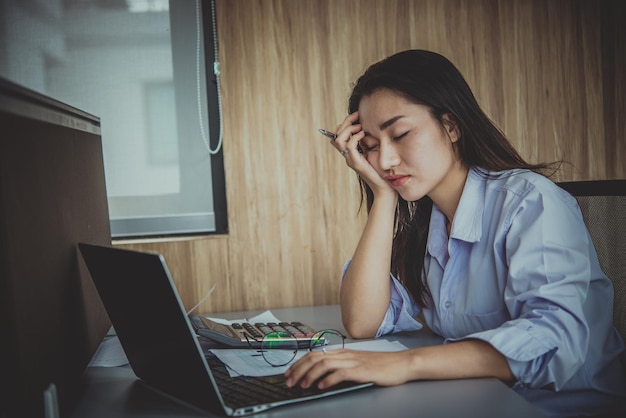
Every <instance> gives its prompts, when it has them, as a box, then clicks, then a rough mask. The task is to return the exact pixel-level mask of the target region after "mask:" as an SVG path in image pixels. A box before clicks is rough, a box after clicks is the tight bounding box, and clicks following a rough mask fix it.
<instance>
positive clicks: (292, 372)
mask: <svg viewBox="0 0 626 418" xmlns="http://www.w3.org/2000/svg"><path fill="white" fill-rule="evenodd" d="M325 356H326V354H324V353H321V352H319V353H317V352H316V353H313V352H312V353H308V354H307V355H306V356H304V357H302V358H301V359H300V360H298V361H297V362H296V363H295V364H293V365H292V366H291V367H290V368H289V370H288V372H287V373H286V376H287V377H288V379H287V386H290V387H291V386H294V385H296V384H298V383H300V386H301V387H302V388H304V389H306V388H308V387H310V386H311V385H312V384H313V382H315V381H316V380H318V379H319V378H320V377H322V376H323V375H324V374H326V369H325V365H324V364H323V363H324V359H325V358H324V357H325Z"/></svg>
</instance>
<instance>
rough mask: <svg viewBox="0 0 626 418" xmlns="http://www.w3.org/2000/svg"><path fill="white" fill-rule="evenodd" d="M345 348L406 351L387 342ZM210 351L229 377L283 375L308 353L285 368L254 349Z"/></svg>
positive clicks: (302, 353)
mask: <svg viewBox="0 0 626 418" xmlns="http://www.w3.org/2000/svg"><path fill="white" fill-rule="evenodd" d="M345 348H348V349H351V350H361V351H378V352H392V351H402V350H406V349H407V347H406V346H405V345H404V344H402V343H401V342H399V341H388V340H368V341H357V342H351V343H347V344H346V345H345ZM210 351H211V352H212V353H213V354H215V355H216V356H217V357H218V358H219V359H220V360H221V361H222V362H223V363H224V364H226V368H227V369H228V372H229V374H230V376H251V377H261V376H272V375H275V374H282V373H285V372H286V371H287V369H289V366H290V365H291V364H293V363H294V362H295V361H296V360H298V359H299V358H301V357H302V356H304V355H305V354H306V353H308V350H306V349H300V350H298V352H297V353H296V357H295V358H294V359H293V361H292V362H291V363H289V364H287V365H286V366H281V367H275V366H272V365H270V364H269V363H268V362H266V361H265V359H264V358H263V356H262V355H261V353H260V352H259V351H258V350H254V349H250V350H248V349H233V348H224V349H222V348H219V349H212V350H210ZM288 355H289V356H291V355H292V353H289V354H288Z"/></svg>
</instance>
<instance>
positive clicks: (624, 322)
mask: <svg viewBox="0 0 626 418" xmlns="http://www.w3.org/2000/svg"><path fill="white" fill-rule="evenodd" d="M558 185H559V186H561V187H562V188H563V189H565V190H567V191H568V192H569V193H570V194H572V195H573V196H574V197H575V198H576V200H578V205H579V206H580V209H581V211H582V214H583V218H584V219H585V223H586V224H587V228H588V229H589V233H590V234H591V239H592V240H593V244H594V245H595V247H596V252H597V253H598V258H599V260H600V266H601V267H602V270H603V271H604V273H605V274H606V275H607V276H608V277H609V278H610V279H611V281H612V282H613V287H614V289H615V298H614V301H613V322H614V324H615V327H616V328H617V330H618V331H619V333H620V334H621V336H622V339H623V340H624V341H625V342H626V180H592V181H572V182H562V183H558Z"/></svg>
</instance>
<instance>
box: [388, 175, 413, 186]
mask: <svg viewBox="0 0 626 418" xmlns="http://www.w3.org/2000/svg"><path fill="white" fill-rule="evenodd" d="M385 180H387V181H388V182H389V184H391V185H392V186H393V187H399V186H402V185H403V184H404V183H406V182H407V181H408V180H409V176H404V175H399V174H393V175H390V176H385Z"/></svg>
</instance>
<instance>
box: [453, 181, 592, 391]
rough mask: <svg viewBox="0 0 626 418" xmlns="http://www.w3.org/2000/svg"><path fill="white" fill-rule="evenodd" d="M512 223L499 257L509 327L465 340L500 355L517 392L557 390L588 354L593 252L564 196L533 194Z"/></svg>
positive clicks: (511, 217) (511, 216) (517, 209)
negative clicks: (587, 315) (477, 342)
mask: <svg viewBox="0 0 626 418" xmlns="http://www.w3.org/2000/svg"><path fill="white" fill-rule="evenodd" d="M568 199H571V200H568ZM507 217H508V218H509V219H508V220H506V222H505V225H508V228H509V229H508V232H507V233H506V234H505V235H504V238H503V239H504V242H503V246H502V248H503V249H504V253H503V254H502V255H501V256H502V257H503V258H505V260H506V263H507V265H508V267H509V268H508V277H507V278H506V288H505V289H504V297H505V304H506V306H507V309H508V311H509V313H510V315H511V318H512V319H511V320H509V321H507V322H505V323H504V324H503V325H502V326H500V327H499V328H496V329H491V330H486V331H483V332H478V333H475V334H472V335H469V336H467V337H465V338H477V339H481V340H484V341H486V342H489V343H490V344H491V345H492V346H493V347H494V348H496V349H497V350H498V351H499V352H501V353H502V354H503V355H504V356H505V357H506V358H507V361H508V364H509V367H510V368H511V371H512V373H513V374H514V375H515V376H516V377H517V379H518V383H517V385H521V386H528V387H532V388H551V389H553V390H559V389H560V388H561V387H563V385H564V384H565V383H566V382H567V381H568V379H570V378H571V377H572V376H573V375H574V374H575V373H576V372H577V371H578V369H579V368H580V366H581V365H582V364H583V362H584V359H585V357H586V353H587V347H588V344H589V327H588V324H587V323H586V321H585V315H584V312H583V304H584V301H585V299H586V297H587V292H588V289H589V284H590V280H591V267H590V266H591V263H590V256H591V254H590V252H593V247H592V246H591V245H590V238H589V235H588V232H587V229H586V227H585V224H584V222H583V220H582V216H581V215H580V211H579V210H578V207H577V205H576V204H575V203H574V200H573V198H571V197H569V196H565V195H564V194H560V193H559V191H555V192H554V193H552V194H547V193H544V194H542V193H539V192H537V191H533V192H530V193H529V194H528V195H527V196H525V197H524V198H523V199H521V202H520V204H519V205H515V210H512V211H511V213H510V214H508V215H507ZM447 341H452V340H447Z"/></svg>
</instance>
